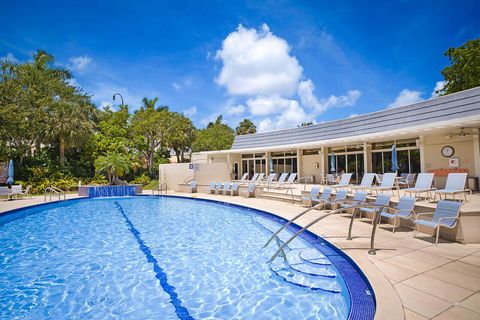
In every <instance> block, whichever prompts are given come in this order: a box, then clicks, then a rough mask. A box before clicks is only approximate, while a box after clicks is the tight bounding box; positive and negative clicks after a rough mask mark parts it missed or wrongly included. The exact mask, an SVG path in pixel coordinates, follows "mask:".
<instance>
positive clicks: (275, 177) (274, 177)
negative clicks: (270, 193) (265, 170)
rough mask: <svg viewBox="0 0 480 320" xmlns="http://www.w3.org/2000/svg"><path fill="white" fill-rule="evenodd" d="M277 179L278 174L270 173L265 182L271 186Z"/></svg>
mask: <svg viewBox="0 0 480 320" xmlns="http://www.w3.org/2000/svg"><path fill="white" fill-rule="evenodd" d="M275 179H277V174H276V173H270V174H269V175H268V177H267V181H265V184H266V185H267V187H268V186H270V185H271V184H272V183H273V182H274V181H275Z"/></svg>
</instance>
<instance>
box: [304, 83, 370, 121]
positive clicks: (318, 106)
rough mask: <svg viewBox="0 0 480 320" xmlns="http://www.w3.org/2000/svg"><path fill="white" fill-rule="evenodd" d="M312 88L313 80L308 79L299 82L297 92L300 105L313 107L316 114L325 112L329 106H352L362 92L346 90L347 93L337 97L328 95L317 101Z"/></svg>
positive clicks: (313, 86)
mask: <svg viewBox="0 0 480 320" xmlns="http://www.w3.org/2000/svg"><path fill="white" fill-rule="evenodd" d="M314 90H315V85H314V84H313V81H312V80H310V79H309V80H306V81H302V82H300V84H299V85H298V90H297V92H298V96H299V97H300V101H301V102H302V105H304V106H307V107H310V108H313V109H314V111H315V113H316V114H317V115H319V114H321V113H323V112H325V111H326V110H327V109H329V108H331V107H347V106H353V105H354V104H355V103H356V102H357V100H358V98H360V96H361V94H362V93H361V92H360V91H358V90H350V91H348V92H347V95H342V96H339V97H337V96H335V95H331V96H330V97H328V98H324V99H321V100H320V101H319V100H318V99H317V98H316V97H315V95H314V94H313V91H314Z"/></svg>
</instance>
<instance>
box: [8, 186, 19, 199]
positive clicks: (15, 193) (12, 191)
mask: <svg viewBox="0 0 480 320" xmlns="http://www.w3.org/2000/svg"><path fill="white" fill-rule="evenodd" d="M10 194H11V196H12V197H14V196H15V199H18V196H19V195H20V196H21V195H22V185H20V184H14V185H13V186H12V188H11V189H10Z"/></svg>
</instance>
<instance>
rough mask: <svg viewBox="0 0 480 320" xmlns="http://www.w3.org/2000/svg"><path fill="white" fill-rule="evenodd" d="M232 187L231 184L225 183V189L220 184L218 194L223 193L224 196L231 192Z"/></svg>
mask: <svg viewBox="0 0 480 320" xmlns="http://www.w3.org/2000/svg"><path fill="white" fill-rule="evenodd" d="M219 183H221V182H219ZM231 185H232V184H231V183H230V182H225V184H224V185H223V187H222V185H221V184H220V186H219V185H218V184H217V191H218V194H222V193H223V194H226V192H227V191H228V190H230V186H231Z"/></svg>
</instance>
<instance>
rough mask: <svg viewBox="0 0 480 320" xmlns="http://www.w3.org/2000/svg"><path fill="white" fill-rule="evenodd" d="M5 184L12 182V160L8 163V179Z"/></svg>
mask: <svg viewBox="0 0 480 320" xmlns="http://www.w3.org/2000/svg"><path fill="white" fill-rule="evenodd" d="M7 184H13V160H10V162H9V163H8V179H7Z"/></svg>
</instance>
